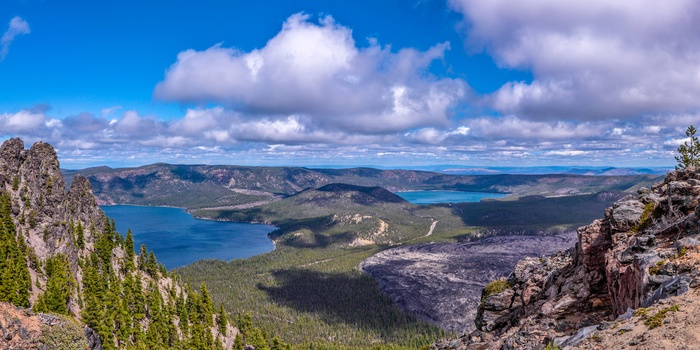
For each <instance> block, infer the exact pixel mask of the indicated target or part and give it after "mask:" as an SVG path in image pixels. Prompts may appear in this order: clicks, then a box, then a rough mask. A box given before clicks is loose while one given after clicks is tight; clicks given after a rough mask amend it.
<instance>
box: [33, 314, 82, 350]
mask: <svg viewBox="0 0 700 350" xmlns="http://www.w3.org/2000/svg"><path fill="white" fill-rule="evenodd" d="M60 318H61V321H59V322H58V323H57V324H55V325H53V326H48V325H45V324H42V325H41V336H40V338H39V341H40V342H41V343H43V344H44V345H46V346H47V348H48V349H65V350H84V349H87V348H88V346H87V341H86V340H85V335H84V334H83V329H82V328H81V327H80V326H78V325H77V324H75V321H73V320H71V319H69V318H68V317H60Z"/></svg>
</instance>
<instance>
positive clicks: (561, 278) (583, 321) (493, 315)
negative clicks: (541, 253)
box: [433, 168, 700, 349]
mask: <svg viewBox="0 0 700 350" xmlns="http://www.w3.org/2000/svg"><path fill="white" fill-rule="evenodd" d="M698 197H700V171H696V170H695V169H694V168H688V169H682V170H677V171H674V172H671V173H669V174H668V175H667V176H666V178H665V180H664V181H663V182H661V183H658V184H655V185H653V186H652V187H651V189H647V188H641V189H639V191H638V194H637V195H634V196H627V197H625V198H622V199H621V200H619V201H618V202H616V203H615V204H614V205H613V206H612V207H611V208H608V209H607V210H606V211H605V217H604V218H603V219H600V220H595V221H594V222H593V223H591V224H590V225H588V226H585V227H582V228H580V229H579V230H578V243H577V244H576V247H574V248H572V249H570V250H568V251H565V252H561V253H558V254H556V255H554V256H551V257H548V258H546V259H543V260H539V259H525V260H522V261H520V262H519V263H518V264H517V266H516V268H515V270H514V271H513V273H511V274H510V276H509V277H508V278H507V280H505V281H504V282H505V283H504V285H505V288H501V289H503V290H499V291H497V292H495V293H492V294H489V293H488V292H486V290H485V291H484V292H483V294H482V298H483V299H482V300H483V302H482V303H481V305H480V307H479V311H478V314H477V318H476V321H475V323H476V326H477V330H476V331H474V332H472V333H470V334H466V335H465V336H463V337H462V338H460V339H453V340H445V341H440V342H438V343H436V344H435V345H434V346H433V348H437V349H445V348H451V349H452V348H456V349H515V348H528V349H542V348H544V347H545V346H547V345H548V344H550V343H555V344H557V345H558V346H563V347H573V346H576V345H577V344H579V343H580V342H582V341H584V340H585V339H586V338H587V337H588V336H589V335H590V334H593V333H595V332H598V331H601V330H603V329H605V327H609V324H608V323H606V322H608V321H611V320H614V319H616V318H618V317H624V315H625V314H627V315H631V313H632V312H631V311H629V310H632V309H637V308H640V307H649V306H651V305H654V304H655V303H657V302H659V301H660V300H664V299H666V298H669V297H672V296H677V295H681V294H684V293H686V292H687V291H688V290H689V289H690V288H695V287H697V286H699V285H700V277H699V275H700V271H699V270H698V266H699V265H700V264H696V263H690V262H688V260H687V259H686V258H684V256H685V255H686V254H689V253H690V252H696V251H697V250H698V248H699V247H700V232H699V230H698V228H699V227H700V225H699V224H698V220H699V219H700V208H699V207H698ZM487 289H488V288H487ZM628 318H629V317H628Z"/></svg>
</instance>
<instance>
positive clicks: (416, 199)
mask: <svg viewBox="0 0 700 350" xmlns="http://www.w3.org/2000/svg"><path fill="white" fill-rule="evenodd" d="M396 195H398V196H400V197H401V198H403V199H405V200H407V201H409V202H411V203H413V204H436V203H462V202H479V201H481V200H482V199H485V198H503V197H505V196H507V194H503V193H484V192H458V191H412V192H396Z"/></svg>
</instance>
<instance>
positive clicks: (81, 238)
mask: <svg viewBox="0 0 700 350" xmlns="http://www.w3.org/2000/svg"><path fill="white" fill-rule="evenodd" d="M75 231H76V235H77V237H76V244H77V245H78V248H80V249H85V230H84V229H83V223H82V222H80V221H78V226H77V227H76V229H75Z"/></svg>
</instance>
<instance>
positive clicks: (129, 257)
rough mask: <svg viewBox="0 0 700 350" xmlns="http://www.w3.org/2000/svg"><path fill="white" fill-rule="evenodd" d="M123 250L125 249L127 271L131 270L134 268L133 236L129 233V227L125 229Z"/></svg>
mask: <svg viewBox="0 0 700 350" xmlns="http://www.w3.org/2000/svg"><path fill="white" fill-rule="evenodd" d="M124 250H125V251H126V267H127V271H131V270H133V269H134V236H133V235H132V234H131V229H128V230H126V243H125V246H124Z"/></svg>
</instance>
